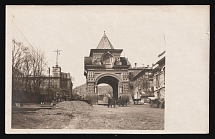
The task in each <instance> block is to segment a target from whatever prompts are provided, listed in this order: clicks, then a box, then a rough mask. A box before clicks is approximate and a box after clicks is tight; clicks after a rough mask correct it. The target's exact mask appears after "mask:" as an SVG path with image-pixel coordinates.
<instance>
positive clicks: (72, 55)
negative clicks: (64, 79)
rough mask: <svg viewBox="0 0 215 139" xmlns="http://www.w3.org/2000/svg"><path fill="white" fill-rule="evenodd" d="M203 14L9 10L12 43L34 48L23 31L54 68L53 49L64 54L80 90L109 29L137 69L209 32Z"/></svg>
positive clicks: (170, 9) (181, 9)
mask: <svg viewBox="0 0 215 139" xmlns="http://www.w3.org/2000/svg"><path fill="white" fill-rule="evenodd" d="M201 14H202V15H206V14H207V13H206V12H205V8H201V7H198V6H197V7H195V6H8V7H7V29H8V30H9V32H8V33H7V35H8V36H7V40H8V41H10V40H11V39H12V38H16V39H17V40H20V41H23V42H24V43H25V44H26V45H28V43H27V41H26V40H25V39H24V38H23V36H22V35H21V33H20V31H21V32H22V33H23V34H24V36H25V37H26V38H27V40H28V41H29V42H30V43H31V44H32V46H33V47H35V48H40V49H42V50H43V51H44V52H45V56H46V60H47V61H48V66H50V67H52V66H54V65H55V62H56V53H54V52H53V51H54V50H56V49H60V50H62V51H61V53H60V56H59V65H60V66H61V67H62V71H63V72H69V73H70V74H71V76H72V77H75V81H74V87H76V86H79V85H81V84H83V83H85V82H86V80H85V77H84V75H83V73H84V57H85V56H89V52H90V49H95V48H96V47H97V46H98V44H99V41H100V40H101V38H102V36H103V33H104V31H105V32H106V35H107V37H108V38H109V40H110V42H111V43H112V45H113V47H114V48H120V49H123V52H122V55H121V56H125V57H127V58H128V60H129V61H130V63H131V64H132V66H134V63H137V66H142V64H144V65H150V66H151V64H152V63H155V62H156V61H157V60H158V54H160V53H162V52H163V51H164V50H166V46H168V48H171V47H175V46H173V45H176V46H178V48H180V45H185V42H186V40H189V41H192V39H193V42H194V41H196V39H197V38H196V37H198V36H195V35H194V36H193V35H188V34H187V33H189V32H193V31H194V32H193V33H196V34H198V33H199V32H206V31H207V28H208V26H207V23H206V22H202V16H201ZM12 15H13V16H14V17H13V19H12ZM206 17H207V16H206ZM207 18H208V17H207ZM12 20H13V21H14V23H15V24H16V26H17V27H18V28H19V29H20V31H18V29H17V27H16V26H14V24H13V23H12ZM203 26H204V28H203ZM197 28H198V30H196V29H197ZM186 35H188V36H186ZM185 36H186V37H185ZM185 38H186V39H185ZM179 42H180V43H179ZM193 42H192V43H193ZM11 44H12V43H11ZM187 45H189V44H187Z"/></svg>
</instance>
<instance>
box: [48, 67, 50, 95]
mask: <svg viewBox="0 0 215 139" xmlns="http://www.w3.org/2000/svg"><path fill="white" fill-rule="evenodd" d="M49 89H50V67H49V88H48V98H49Z"/></svg>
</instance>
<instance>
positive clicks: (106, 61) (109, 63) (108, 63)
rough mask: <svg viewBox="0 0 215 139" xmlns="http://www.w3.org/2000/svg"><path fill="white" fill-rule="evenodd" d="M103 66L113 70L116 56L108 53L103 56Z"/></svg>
mask: <svg viewBox="0 0 215 139" xmlns="http://www.w3.org/2000/svg"><path fill="white" fill-rule="evenodd" d="M102 64H103V65H105V67H106V68H112V67H113V65H114V56H113V55H112V54H111V53H110V52H107V53H105V54H104V55H103V56H102Z"/></svg>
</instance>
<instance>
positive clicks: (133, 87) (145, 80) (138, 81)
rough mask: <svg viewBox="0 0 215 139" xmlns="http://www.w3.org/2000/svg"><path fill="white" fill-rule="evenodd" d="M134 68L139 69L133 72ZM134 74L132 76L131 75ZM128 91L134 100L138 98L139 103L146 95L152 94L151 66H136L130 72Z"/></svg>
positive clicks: (142, 101)
mask: <svg viewBox="0 0 215 139" xmlns="http://www.w3.org/2000/svg"><path fill="white" fill-rule="evenodd" d="M134 69H141V71H139V72H138V73H136V74H135V72H134V71H133V70H134ZM132 74H134V76H132ZM130 75H131V77H130V92H131V94H132V96H133V99H134V100H137V99H139V100H140V103H144V100H146V99H147V98H148V97H150V96H153V74H152V68H151V67H149V66H147V67H139V68H137V67H136V66H135V67H134V68H132V71H131V72H130Z"/></svg>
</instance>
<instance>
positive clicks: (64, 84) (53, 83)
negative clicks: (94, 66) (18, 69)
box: [13, 65, 72, 102]
mask: <svg viewBox="0 0 215 139" xmlns="http://www.w3.org/2000/svg"><path fill="white" fill-rule="evenodd" d="M49 73H50V71H49ZM15 79H17V81H18V82H19V92H22V93H21V94H20V95H21V96H22V100H25V101H28V102H30V101H38V96H39V95H40V94H44V95H45V96H46V100H47V101H51V100H53V99H55V98H56V97H57V96H68V97H71V91H72V81H71V76H70V74H69V73H64V72H62V71H61V67H59V66H58V65H56V66H54V67H52V74H49V75H47V76H37V75H29V76H25V77H23V76H22V77H21V76H18V77H16V78H15ZM23 86H26V87H23ZM22 88H25V89H24V90H23V89H22ZM14 90H17V89H15V88H13V91H14Z"/></svg>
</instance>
